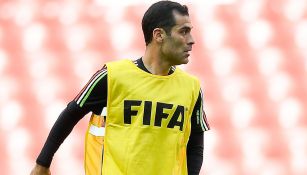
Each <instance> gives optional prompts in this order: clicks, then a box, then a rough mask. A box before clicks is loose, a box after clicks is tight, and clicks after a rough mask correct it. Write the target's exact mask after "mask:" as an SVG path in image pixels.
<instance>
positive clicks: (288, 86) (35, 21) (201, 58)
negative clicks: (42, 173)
mask: <svg viewBox="0 0 307 175" xmlns="http://www.w3.org/2000/svg"><path fill="white" fill-rule="evenodd" d="M153 2H155V1H151V0H147V1H146V2H145V1H141V0H133V1H132V0H126V1H124V0H122V1H119V0H118V1H115V0H114V1H107V0H93V1H89V0H61V1H60V0H53V1H41V0H0V171H1V174H4V175H21V174H29V173H30V171H31V169H32V167H33V166H34V164H35V159H36V157H37V155H38V154H39V152H40V150H41V148H42V146H43V144H44V142H45V139H46V137H47V135H48V133H49V130H50V128H51V127H52V125H53V123H54V122H55V120H56V119H57V117H58V115H59V114H60V112H61V111H62V110H63V109H64V108H65V106H66V104H67V103H68V102H69V101H70V100H72V99H73V98H74V97H75V96H76V95H77V94H78V93H79V91H80V90H81V89H82V87H83V86H84V85H85V84H86V82H87V81H88V80H89V79H90V77H91V76H92V75H93V74H94V73H95V72H96V71H97V70H98V69H100V68H101V67H102V65H103V64H104V63H105V62H107V61H111V60H118V59H123V58H129V59H137V58H139V57H140V56H142V55H143V52H144V49H145V44H144V41H143V34H142V30H141V18H142V15H143V14H144V12H145V10H146V9H147V8H148V7H149V6H150V4H152V3H153ZM178 2H181V3H184V4H187V5H188V6H189V8H190V18H191V20H192V23H193V25H194V29H193V35H194V38H195V40H196V44H195V47H194V48H193V52H192V55H191V57H190V63H189V64H188V65H186V66H181V67H182V68H183V69H185V70H186V71H188V72H190V73H191V74H194V75H196V76H198V77H199V78H200V80H201V83H202V88H203V89H204V98H205V103H204V108H205V111H206V114H207V118H208V121H209V123H210V126H211V130H210V131H208V132H206V133H205V149H204V164H203V167H202V170H201V174H202V175H307V0H214V1H207V0H206V1H205V0H203V1H201V0H199V1H196V0H195V1H192V0H191V1H184V0H179V1H178ZM88 119H89V116H86V117H84V119H83V120H82V121H81V122H80V123H78V125H77V126H76V127H75V129H74V130H73V132H72V133H71V134H70V136H69V137H68V138H67V139H66V141H65V142H64V144H63V145H62V146H61V147H60V149H59V150H58V152H57V153H56V155H55V157H54V160H53V164H52V168H51V169H52V172H53V174H59V175H60V174H73V175H82V174H84V171H83V155H84V153H83V152H84V151H83V150H84V134H85V131H86V127H87V122H88Z"/></svg>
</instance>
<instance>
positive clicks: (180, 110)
mask: <svg viewBox="0 0 307 175" xmlns="http://www.w3.org/2000/svg"><path fill="white" fill-rule="evenodd" d="M180 115H181V118H180V121H178V118H179V116H180ZM183 123H184V106H180V105H178V106H177V108H176V111H175V112H174V114H173V116H172V118H171V120H170V121H169V123H168V125H167V127H168V128H174V127H175V126H179V127H180V131H182V128H183Z"/></svg>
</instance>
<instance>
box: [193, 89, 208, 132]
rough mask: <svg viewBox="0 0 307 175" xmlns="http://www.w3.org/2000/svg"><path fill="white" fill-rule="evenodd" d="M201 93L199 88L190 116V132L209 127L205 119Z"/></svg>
mask: <svg viewBox="0 0 307 175" xmlns="http://www.w3.org/2000/svg"><path fill="white" fill-rule="evenodd" d="M203 106H204V105H203V93H202V90H201V89H200V91H199V95H198V98H197V101H196V103H195V105H194V109H193V113H192V116H191V125H192V128H191V132H203V131H207V130H209V129H210V126H209V124H208V121H207V117H206V113H205V111H204V107H203Z"/></svg>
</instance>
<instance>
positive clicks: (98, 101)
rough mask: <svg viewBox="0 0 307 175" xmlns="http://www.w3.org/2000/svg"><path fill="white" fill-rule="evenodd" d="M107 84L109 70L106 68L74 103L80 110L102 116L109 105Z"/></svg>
mask: <svg viewBox="0 0 307 175" xmlns="http://www.w3.org/2000/svg"><path fill="white" fill-rule="evenodd" d="M107 83H108V81H107V68H106V66H104V67H103V68H102V69H100V70H99V71H97V72H96V73H95V74H94V75H93V76H92V77H91V79H90V80H89V81H88V83H87V84H86V85H85V86H84V88H83V89H82V90H81V91H80V93H79V94H78V95H77V96H76V97H75V99H74V101H75V102H76V103H77V105H78V106H79V107H80V108H83V109H84V110H87V111H88V112H90V111H91V112H93V113H95V114H100V113H101V112H102V109H103V108H104V107H106V105H107V87H108V85H107Z"/></svg>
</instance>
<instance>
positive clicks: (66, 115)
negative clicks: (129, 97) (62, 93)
mask: <svg viewBox="0 0 307 175" xmlns="http://www.w3.org/2000/svg"><path fill="white" fill-rule="evenodd" d="M106 102H107V70H106V67H105V66H104V67H103V68H102V69H101V70H99V71H97V72H96V73H95V74H94V75H93V76H92V78H91V79H90V80H89V82H88V83H87V84H86V86H85V87H84V88H83V89H82V90H81V92H80V93H79V94H78V95H77V96H76V97H75V99H74V100H73V101H71V102H70V103H69V104H68V105H67V107H66V108H65V109H64V110H63V111H62V113H61V114H60V115H59V117H58V119H57V121H56V122H55V124H54V125H53V127H52V129H51V130H50V133H49V135H48V137H47V140H46V142H45V144H44V146H43V148H42V150H41V152H40V154H39V156H38V157H37V159H36V163H37V164H39V165H42V166H45V167H49V166H50V164H51V161H52V158H53V156H54V154H55V152H56V151H57V150H58V148H59V147H60V145H61V144H62V143H63V142H64V140H65V139H66V138H67V136H68V135H69V134H70V133H71V131H72V130H73V128H74V126H75V125H76V124H77V123H78V122H79V120H80V119H82V118H83V117H84V116H85V115H86V114H87V113H89V112H90V111H91V112H93V113H95V114H98V115H99V114H100V113H101V111H102V109H103V107H105V106H106Z"/></svg>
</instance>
